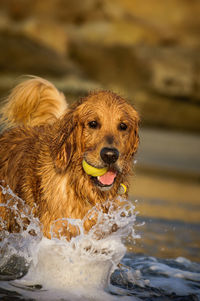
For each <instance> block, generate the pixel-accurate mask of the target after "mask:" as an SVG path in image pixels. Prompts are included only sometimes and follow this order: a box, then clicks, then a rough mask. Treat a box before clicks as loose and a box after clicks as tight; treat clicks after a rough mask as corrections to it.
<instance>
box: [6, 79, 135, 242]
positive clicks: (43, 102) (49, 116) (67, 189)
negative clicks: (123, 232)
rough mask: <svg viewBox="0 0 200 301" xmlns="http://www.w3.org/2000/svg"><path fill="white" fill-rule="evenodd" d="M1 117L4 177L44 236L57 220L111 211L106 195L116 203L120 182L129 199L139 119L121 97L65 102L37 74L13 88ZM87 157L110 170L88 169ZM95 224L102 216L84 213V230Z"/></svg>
mask: <svg viewBox="0 0 200 301" xmlns="http://www.w3.org/2000/svg"><path fill="white" fill-rule="evenodd" d="M1 115H2V118H1V121H2V122H3V123H4V125H5V127H6V128H5V130H4V131H3V133H2V134H1V136H0V180H1V181H2V183H3V184H2V185H3V186H6V185H8V186H9V187H10V188H11V189H12V191H13V192H14V193H15V194H16V195H17V196H19V197H20V198H21V199H23V200H24V201H25V202H26V204H28V206H30V207H31V208H32V210H33V212H34V215H35V216H36V217H38V218H39V220H40V222H41V224H42V225H43V233H44V235H45V236H46V237H48V238H49V237H50V227H51V225H52V223H53V221H55V220H58V219H61V220H62V219H65V218H71V219H80V220H82V219H83V218H84V217H85V216H86V215H87V214H88V213H89V212H91V209H92V208H93V207H94V206H96V208H99V209H100V210H103V212H105V213H106V212H107V210H108V205H106V204H108V203H106V201H110V203H112V204H113V205H114V207H113V208H117V207H118V206H119V193H120V187H121V184H123V187H127V191H124V193H122V196H123V197H124V198H127V193H128V176H129V175H130V173H131V169H132V159H133V156H134V154H135V152H136V150H137V147H138V140H139V138H138V122H139V117H138V113H137V112H136V110H135V109H134V108H133V107H132V106H131V105H130V104H128V103H127V102H126V101H125V100H124V99H123V98H122V97H120V96H118V95H116V94H115V93H113V92H110V91H99V92H92V93H91V94H89V96H87V97H85V98H83V99H81V100H79V101H78V102H76V103H74V104H72V105H71V106H69V107H67V103H66V101H65V98H64V96H63V94H62V93H60V92H59V91H58V90H57V89H56V88H55V87H54V86H53V85H52V84H51V83H49V82H48V81H46V80H44V79H42V78H38V77H34V78H31V79H28V80H26V81H24V82H22V83H21V84H19V85H18V86H16V87H15V88H14V90H13V91H12V93H11V94H10V96H9V97H8V99H7V101H6V104H5V106H4V107H3V109H2V111H1ZM83 160H85V161H86V162H87V163H88V164H89V165H90V166H93V167H96V168H105V167H106V168H107V172H106V174H105V175H103V176H99V177H95V176H91V175H88V174H87V173H86V172H85V171H84V169H83V165H82V162H83ZM4 202H5V195H4V194H3V193H0V203H4ZM0 213H1V215H2V218H3V220H5V221H6V223H7V230H8V231H10V232H15V231H18V230H17V229H18V225H17V222H16V220H15V218H14V216H13V212H11V211H9V210H8V209H6V208H5V207H0ZM95 222H96V216H93V217H92V216H88V218H85V220H84V229H85V231H86V232H87V231H89V230H90V229H91V227H92V226H93V225H94V224H95ZM54 231H55V232H56V231H58V229H57V230H56V228H55V229H54ZM113 231H114V229H113ZM62 233H63V234H64V235H65V236H66V238H67V239H70V238H71V237H72V236H76V235H77V234H78V233H77V229H76V227H73V226H70V225H68V226H66V225H65V227H63V229H62Z"/></svg>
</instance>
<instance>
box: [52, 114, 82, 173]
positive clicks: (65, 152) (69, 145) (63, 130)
mask: <svg viewBox="0 0 200 301" xmlns="http://www.w3.org/2000/svg"><path fill="white" fill-rule="evenodd" d="M77 125H78V121H77V119H76V117H75V115H74V113H73V111H69V112H67V113H66V114H65V115H64V116H63V117H62V118H61V120H59V121H58V124H55V136H54V137H53V139H52V145H50V152H51V157H52V159H53V163H54V167H55V169H56V170H57V171H58V172H59V173H63V172H65V171H66V169H67V167H68V165H69V163H70V160H71V158H72V155H73V153H74V152H75V149H76V129H77Z"/></svg>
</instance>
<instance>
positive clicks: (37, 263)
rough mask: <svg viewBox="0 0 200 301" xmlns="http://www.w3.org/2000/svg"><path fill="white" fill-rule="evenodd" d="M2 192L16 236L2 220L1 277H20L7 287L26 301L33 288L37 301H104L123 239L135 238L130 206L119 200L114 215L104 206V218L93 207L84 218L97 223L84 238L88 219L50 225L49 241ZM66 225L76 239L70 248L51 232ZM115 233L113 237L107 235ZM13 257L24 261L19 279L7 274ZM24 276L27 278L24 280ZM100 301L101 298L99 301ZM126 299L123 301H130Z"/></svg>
mask: <svg viewBox="0 0 200 301" xmlns="http://www.w3.org/2000/svg"><path fill="white" fill-rule="evenodd" d="M0 188H1V191H2V194H4V196H6V202H5V203H4V204H1V207H4V209H6V210H11V212H12V213H14V214H15V216H16V219H17V223H18V225H19V228H18V233H12V234H9V233H8V231H7V230H6V223H5V221H3V220H1V227H2V228H3V231H2V239H1V242H0V249H1V254H3V256H2V260H1V261H0V272H1V274H2V275H4V276H5V277H6V276H8V280H10V279H13V278H19V277H22V276H23V277H22V278H21V279H18V280H15V281H13V282H11V283H10V284H9V285H10V286H13V287H15V290H16V288H18V289H19V291H20V293H21V292H22V291H23V295H24V294H25V295H27V292H28V296H29V297H33V296H32V295H31V294H32V290H31V288H36V287H37V288H38V287H39V288H41V289H40V290H39V292H37V294H39V296H38V300H42V298H44V300H46V299H48V300H50V299H51V298H52V300H56V298H57V297H58V296H59V298H60V297H61V296H62V297H63V295H65V296H66V293H67V296H69V294H71V295H73V296H74V297H73V299H72V297H70V298H71V299H70V300H76V298H81V299H80V300H84V296H87V297H85V298H86V299H85V300H90V299H87V298H92V299H91V300H102V298H104V299H105V296H104V294H106V291H108V290H109V285H110V275H111V273H112V272H113V271H114V270H115V269H116V267H117V265H118V264H119V262H120V260H121V259H122V257H123V256H124V254H125V252H126V248H125V246H124V244H123V243H122V239H123V237H124V236H127V235H129V236H131V237H132V238H133V239H135V238H137V237H138V236H137V235H136V234H135V231H134V228H133V226H134V224H135V220H136V214H135V206H134V205H133V203H131V202H128V201H125V200H124V199H122V198H121V199H119V201H121V204H122V206H120V208H119V209H118V210H114V208H113V207H112V204H111V203H108V204H106V205H109V211H108V213H104V212H103V211H101V210H99V209H98V208H97V207H94V208H93V209H92V211H91V212H88V216H91V215H92V214H93V213H94V212H95V213H98V219H97V223H96V225H95V226H93V227H92V229H91V230H90V231H89V232H88V233H84V228H83V224H84V221H85V219H86V218H88V216H86V217H85V219H83V220H82V221H81V220H76V219H67V218H63V219H59V220H56V221H54V222H53V223H52V227H51V239H47V238H45V237H43V235H42V231H41V227H40V226H41V225H40V224H39V221H38V219H37V218H35V217H34V215H33V210H31V209H30V208H29V207H28V206H27V205H26V204H25V202H24V201H23V200H22V199H20V198H19V197H17V196H16V195H15V194H14V193H13V192H12V190H11V189H10V188H9V187H6V188H5V187H3V186H2V185H1V186H0ZM25 220H26V225H25V224H24V221H25ZM27 220H28V223H27ZM65 222H67V224H70V225H73V226H75V227H76V228H77V233H79V235H77V236H76V237H73V238H72V239H71V241H70V242H69V241H67V240H66V239H65V237H63V236H60V237H59V238H58V237H57V235H55V231H54V229H55V227H56V229H58V225H59V224H60V225H62V226H63V225H64V224H65ZM27 224H28V225H27ZM113 227H115V232H112V231H111V229H113ZM33 231H34V232H33ZM33 233H34V235H32V234H33ZM60 233H61V232H60ZM98 233H104V235H103V237H101V239H98ZM13 256H14V257H13ZM15 257H17V258H21V259H23V260H24V263H23V264H22V261H20V262H19V263H18V265H19V266H20V268H19V271H18V273H16V272H15V273H14V274H12V275H10V276H11V277H10V278H9V275H8V274H9V273H8V270H9V269H12V268H13V263H14V262H15V264H16V261H15V260H13V258H14V259H15ZM28 267H29V269H28ZM6 270H7V273H6V272H5V271H6ZM13 270H14V269H13ZM25 273H27V274H26V275H25V276H24V274H25ZM2 280H3V278H2ZM10 289H12V288H11V287H10ZM33 291H34V299H35V298H37V296H36V295H35V294H36V291H35V289H33ZM97 291H98V294H97ZM55 292H56V293H55ZM58 292H59V293H58ZM71 295H70V296H71ZM100 295H101V298H100V299H98V298H99V297H98V296H100ZM52 296H53V297H52ZM56 296H57V297H56ZM89 296H90V297H89ZM102 296H104V297H102ZM106 296H107V297H106V299H107V300H116V297H115V298H114V299H113V297H112V296H111V295H109V294H106ZM45 298H46V299H45ZM127 298H128V297H127ZM127 298H126V300H128V299H129V298H128V299H127ZM77 300H79V299H77ZM124 300H125V299H124ZM131 300H133V299H131Z"/></svg>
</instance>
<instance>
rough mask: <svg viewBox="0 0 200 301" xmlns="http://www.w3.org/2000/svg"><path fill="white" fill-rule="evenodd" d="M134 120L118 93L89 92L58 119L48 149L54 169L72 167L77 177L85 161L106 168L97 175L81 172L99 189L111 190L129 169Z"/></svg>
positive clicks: (135, 139) (135, 136)
mask: <svg viewBox="0 0 200 301" xmlns="http://www.w3.org/2000/svg"><path fill="white" fill-rule="evenodd" d="M138 122H139V117H138V114H137V112H136V111H135V109H134V108H133V107H132V106H131V105H130V104H128V103H127V102H126V101H125V100H124V99H123V98H121V97H119V96H118V95H116V94H114V93H112V92H107V91H102V92H97V93H92V94H90V95H89V96H88V97H87V98H85V99H83V100H81V101H80V102H79V103H76V104H75V105H73V106H72V107H71V108H70V109H69V110H68V111H67V112H66V114H65V116H64V117H63V118H62V119H61V121H60V125H59V133H58V134H57V135H56V137H55V147H54V150H53V152H52V154H53V158H54V162H55V166H56V168H57V169H58V170H60V172H65V171H66V169H67V168H70V169H72V170H74V172H75V167H76V168H78V169H79V174H77V178H78V177H79V176H80V172H81V173H82V174H84V173H85V171H84V170H83V168H82V161H83V160H85V162H86V164H88V165H89V166H91V167H94V168H97V169H105V170H106V171H107V172H106V173H105V174H103V175H101V176H91V175H90V176H89V175H87V174H86V173H85V176H86V178H87V179H89V181H90V183H91V184H92V185H93V186H94V187H95V188H97V189H98V190H100V191H102V190H111V189H112V187H113V186H114V185H115V186H116V185H119V183H120V181H121V179H122V177H123V176H124V175H126V174H127V173H129V171H130V169H131V161H132V158H133V155H134V154H135V152H136V150H137V147H138V141H139V138H138ZM74 176H76V175H74ZM118 179H119V180H118ZM115 183H116V184H115Z"/></svg>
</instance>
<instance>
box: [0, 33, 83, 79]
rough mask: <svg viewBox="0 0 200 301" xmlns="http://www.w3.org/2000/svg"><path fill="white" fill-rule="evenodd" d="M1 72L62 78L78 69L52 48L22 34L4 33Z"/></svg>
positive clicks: (0, 46) (0, 44)
mask: <svg viewBox="0 0 200 301" xmlns="http://www.w3.org/2000/svg"><path fill="white" fill-rule="evenodd" d="M0 70H1V72H9V73H11V72H14V73H16V74H36V75H44V76H45V75H54V76H61V75H64V74H67V73H71V72H73V73H74V72H77V70H78V68H76V67H75V64H73V63H71V62H70V61H67V60H66V59H65V57H63V56H61V55H59V54H58V53H57V52H56V51H54V50H53V49H51V48H50V47H47V46H44V45H41V44H40V43H38V42H36V41H34V40H33V39H31V38H28V37H26V36H25V35H22V34H20V33H15V32H9V31H2V32H1V33H0Z"/></svg>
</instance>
